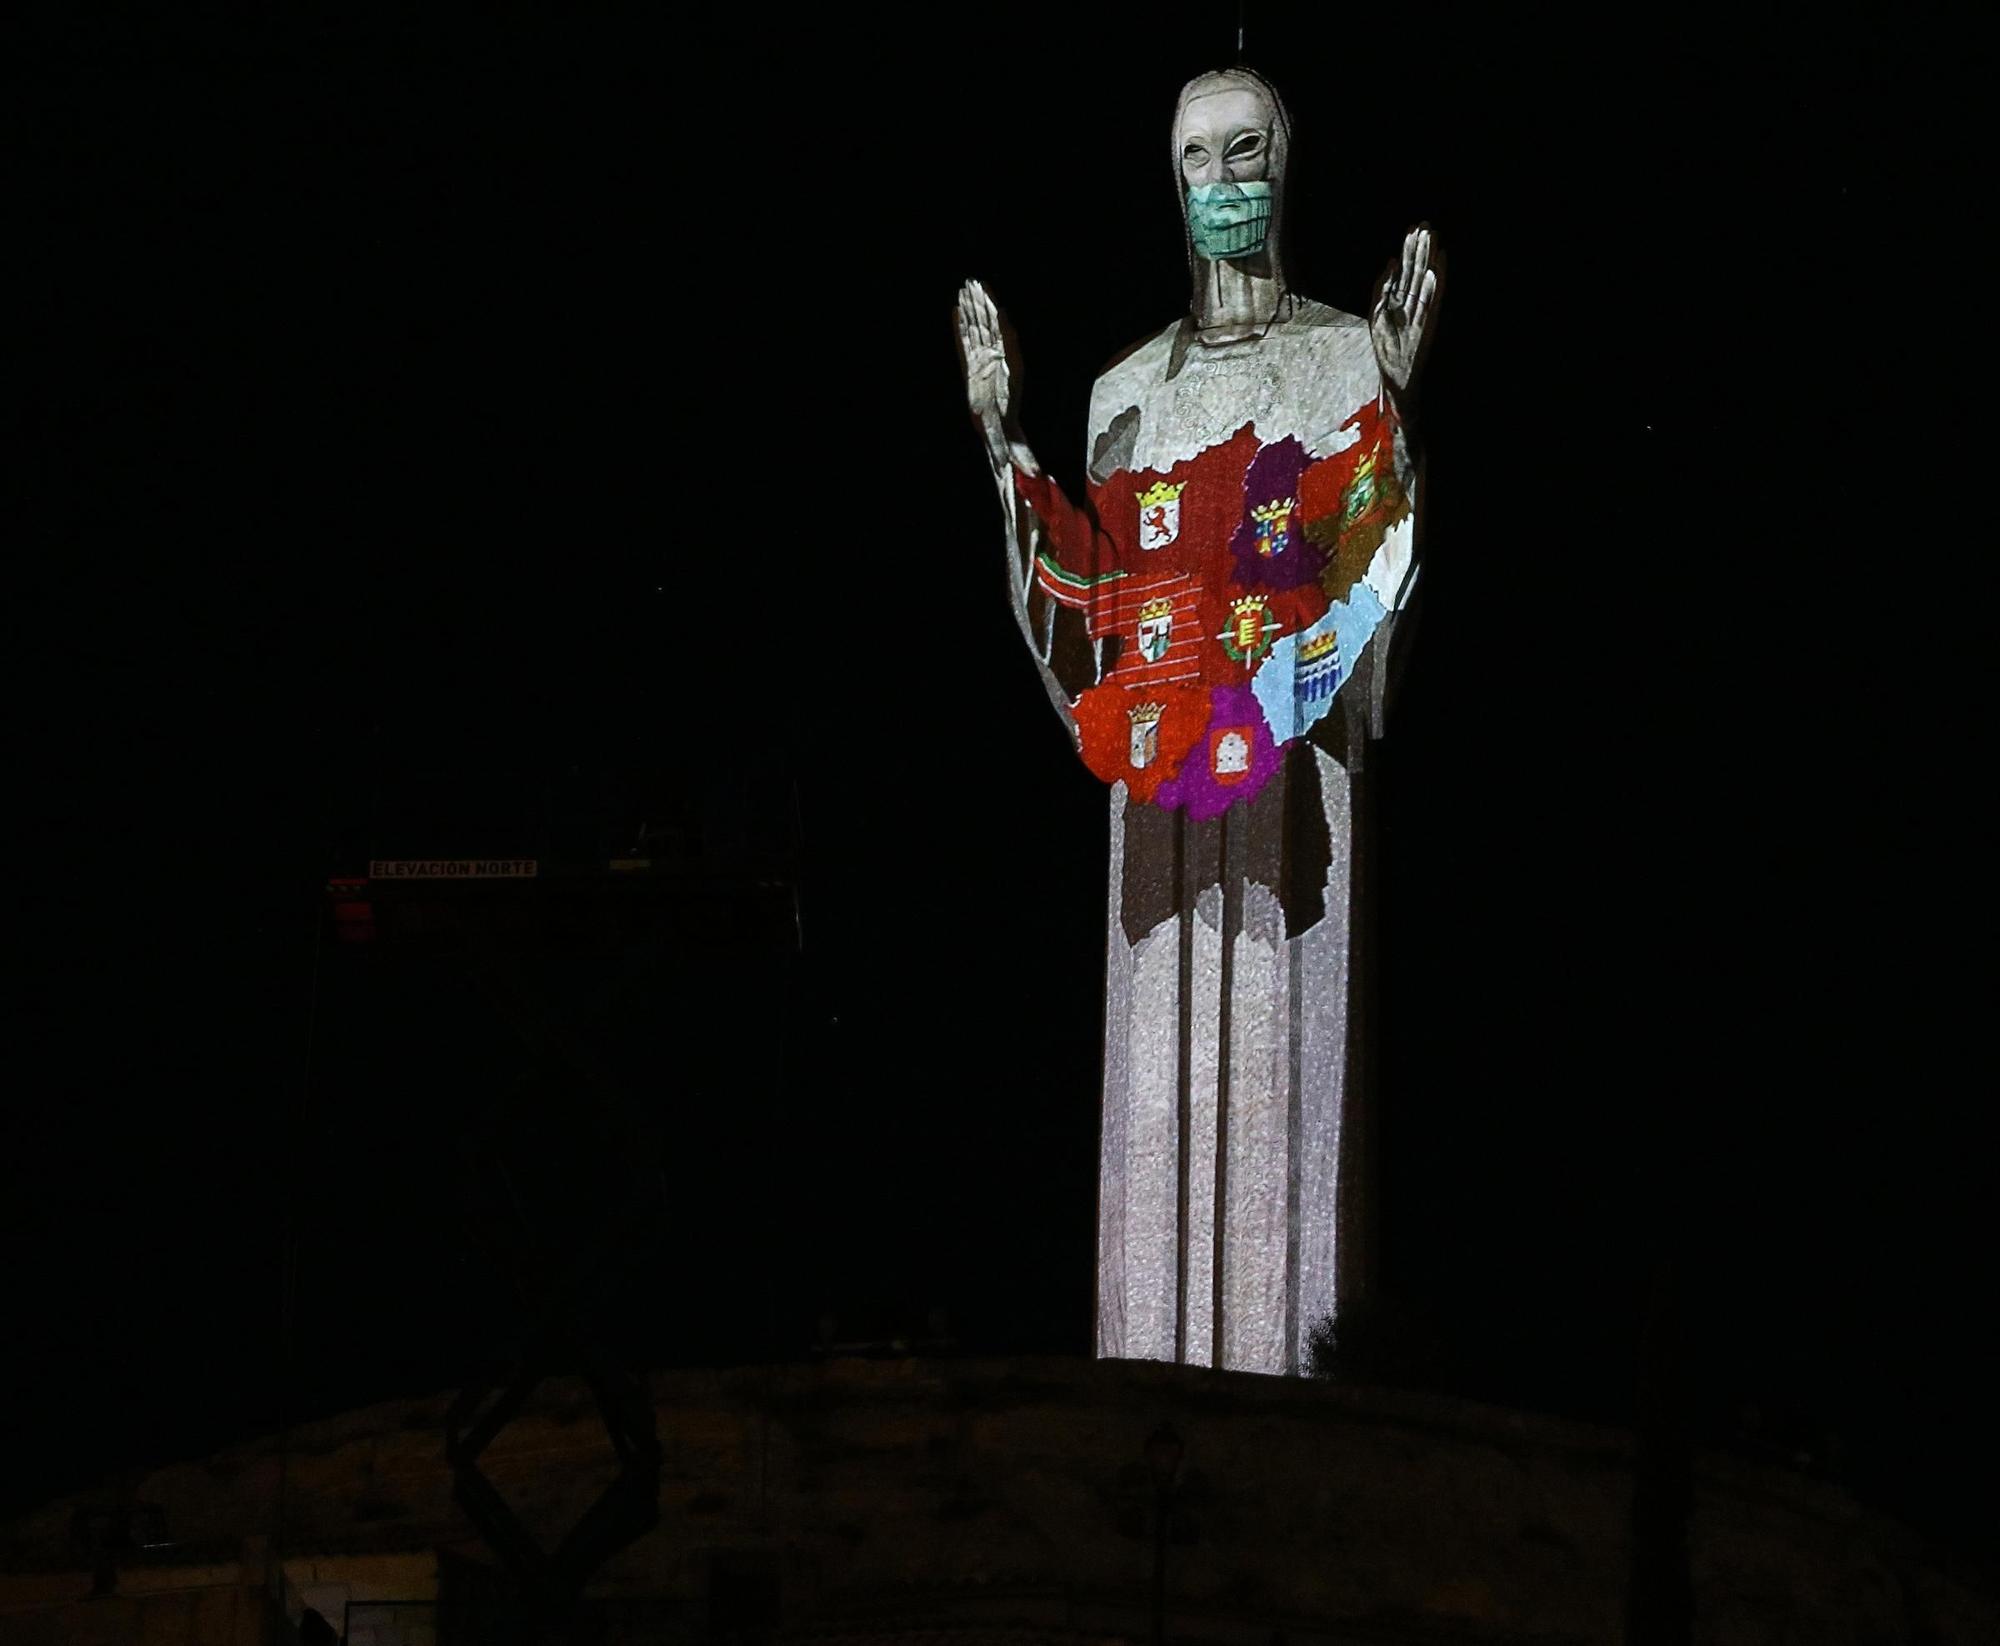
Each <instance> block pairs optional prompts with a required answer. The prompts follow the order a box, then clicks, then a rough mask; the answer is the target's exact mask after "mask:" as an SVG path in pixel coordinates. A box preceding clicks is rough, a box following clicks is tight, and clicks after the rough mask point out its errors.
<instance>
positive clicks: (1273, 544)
mask: <svg viewBox="0 0 2000 1646" xmlns="http://www.w3.org/2000/svg"><path fill="white" fill-rule="evenodd" d="M1298 506H1299V500H1298V499H1297V498H1296V497H1281V498H1279V499H1278V500H1277V501H1276V502H1274V503H1260V504H1258V505H1257V507H1256V508H1254V509H1252V510H1251V511H1250V519H1251V522H1252V524H1254V525H1255V526H1256V528H1257V552H1258V553H1259V554H1261V555H1263V556H1264V557H1265V558H1266V559H1269V558H1270V557H1271V556H1272V555H1278V554H1283V553H1284V552H1285V550H1286V549H1287V548H1288V547H1289V546H1290V544H1291V528H1292V511H1293V510H1294V509H1296V508H1297V507H1298Z"/></svg>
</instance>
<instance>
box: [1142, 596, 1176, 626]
mask: <svg viewBox="0 0 2000 1646" xmlns="http://www.w3.org/2000/svg"><path fill="white" fill-rule="evenodd" d="M1173 615H1174V603H1173V602H1172V601H1171V600H1148V601H1147V602H1146V603H1145V605H1143V606H1141V607H1140V608H1139V621H1140V622H1141V623H1151V622H1153V621H1155V620H1157V619H1159V618H1162V617H1172V616H1173Z"/></svg>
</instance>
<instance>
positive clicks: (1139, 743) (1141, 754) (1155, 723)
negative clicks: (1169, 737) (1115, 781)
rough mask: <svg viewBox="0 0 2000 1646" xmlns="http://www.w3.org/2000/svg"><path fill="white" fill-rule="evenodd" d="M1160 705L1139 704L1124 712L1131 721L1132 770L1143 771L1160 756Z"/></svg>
mask: <svg viewBox="0 0 2000 1646" xmlns="http://www.w3.org/2000/svg"><path fill="white" fill-rule="evenodd" d="M1161 709H1162V705H1161V704H1158V703H1141V704H1140V705H1139V706H1138V707H1137V708H1135V709H1129V710H1127V711H1126V712H1127V713H1128V714H1129V715H1130V717H1131V720H1132V769H1133V770H1134V771H1144V770H1145V769H1146V768H1147V767H1148V766H1150V765H1152V763H1153V762H1154V761H1155V760H1157V759H1158V758H1159V756H1160V713H1161Z"/></svg>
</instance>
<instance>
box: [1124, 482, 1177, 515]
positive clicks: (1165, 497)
mask: <svg viewBox="0 0 2000 1646" xmlns="http://www.w3.org/2000/svg"><path fill="white" fill-rule="evenodd" d="M1186 490H1187V482H1186V481H1185V480H1183V481H1182V482H1181V483H1180V484H1179V485H1178V486H1169V485H1168V484H1167V483H1166V482H1165V481H1164V480H1155V481H1154V482H1153V483H1152V485H1150V486H1148V487H1147V488H1146V489H1145V490H1144V491H1142V492H1134V493H1133V494H1132V495H1133V496H1134V497H1136V498H1138V499H1139V507H1140V508H1142V509H1156V508H1158V507H1159V506H1160V505H1161V504H1162V503H1178V502H1179V501H1180V500H1181V493H1182V492H1184V491H1186Z"/></svg>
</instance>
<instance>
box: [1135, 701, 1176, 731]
mask: <svg viewBox="0 0 2000 1646" xmlns="http://www.w3.org/2000/svg"><path fill="white" fill-rule="evenodd" d="M1125 712H1126V713H1127V714H1128V715H1129V716H1130V717H1131V720H1132V725H1133V727H1134V728H1135V729H1138V730H1143V729H1144V728H1145V727H1147V726H1155V725H1158V724H1159V720H1160V716H1161V715H1162V714H1164V713H1165V712H1166V705H1165V704H1164V703H1141V704H1140V705H1139V706H1138V707H1137V708H1133V709H1127V710H1126V711H1125Z"/></svg>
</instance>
